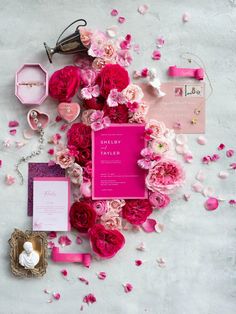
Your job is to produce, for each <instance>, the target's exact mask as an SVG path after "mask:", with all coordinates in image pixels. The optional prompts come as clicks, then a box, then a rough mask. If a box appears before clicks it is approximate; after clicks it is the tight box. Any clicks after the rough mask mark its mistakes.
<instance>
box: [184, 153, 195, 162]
mask: <svg viewBox="0 0 236 314" xmlns="http://www.w3.org/2000/svg"><path fill="white" fill-rule="evenodd" d="M183 158H184V161H185V162H187V163H191V162H192V161H193V154H192V152H190V151H188V152H187V153H185V154H184V155H183Z"/></svg>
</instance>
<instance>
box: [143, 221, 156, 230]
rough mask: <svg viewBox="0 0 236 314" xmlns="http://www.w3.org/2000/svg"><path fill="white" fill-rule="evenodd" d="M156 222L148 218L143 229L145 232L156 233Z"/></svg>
mask: <svg viewBox="0 0 236 314" xmlns="http://www.w3.org/2000/svg"><path fill="white" fill-rule="evenodd" d="M156 223H157V222H156V220H155V219H150V218H148V219H147V220H146V221H145V222H144V223H143V224H142V228H143V230H144V231H145V232H148V233H150V232H154V231H155V225H156Z"/></svg>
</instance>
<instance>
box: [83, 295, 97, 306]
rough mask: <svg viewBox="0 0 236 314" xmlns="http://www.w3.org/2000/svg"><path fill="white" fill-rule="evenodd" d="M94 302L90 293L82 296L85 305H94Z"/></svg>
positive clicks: (93, 297)
mask: <svg viewBox="0 0 236 314" xmlns="http://www.w3.org/2000/svg"><path fill="white" fill-rule="evenodd" d="M96 301H97V300H96V298H95V296H94V295H93V294H92V293H89V294H88V295H86V296H84V298H83V302H84V303H87V304H89V303H91V304H92V303H94V302H96Z"/></svg>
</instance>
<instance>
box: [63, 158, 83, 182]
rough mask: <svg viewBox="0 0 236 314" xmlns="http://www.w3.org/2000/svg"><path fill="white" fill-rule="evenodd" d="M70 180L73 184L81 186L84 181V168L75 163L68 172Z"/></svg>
mask: <svg viewBox="0 0 236 314" xmlns="http://www.w3.org/2000/svg"><path fill="white" fill-rule="evenodd" d="M67 173H68V175H69V177H70V180H71V182H72V183H74V184H81V182H82V180H83V168H82V167H81V166H80V165H78V164H76V163H74V164H73V165H72V166H71V167H70V168H69V169H68V171H67Z"/></svg>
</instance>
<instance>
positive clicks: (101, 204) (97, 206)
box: [93, 201, 107, 216]
mask: <svg viewBox="0 0 236 314" xmlns="http://www.w3.org/2000/svg"><path fill="white" fill-rule="evenodd" d="M93 209H94V210H95V212H96V213H97V215H98V216H102V215H103V214H105V212H106V211H107V203H106V201H95V202H93Z"/></svg>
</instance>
